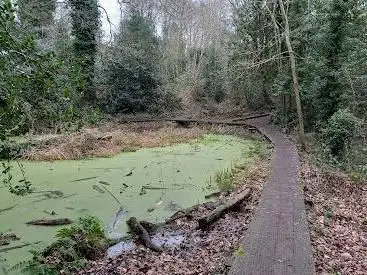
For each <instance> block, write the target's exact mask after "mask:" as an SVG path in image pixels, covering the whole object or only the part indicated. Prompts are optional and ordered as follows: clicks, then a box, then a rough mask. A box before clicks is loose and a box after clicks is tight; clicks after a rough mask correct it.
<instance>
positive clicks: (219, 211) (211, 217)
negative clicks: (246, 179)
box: [199, 188, 251, 229]
mask: <svg viewBox="0 0 367 275" xmlns="http://www.w3.org/2000/svg"><path fill="white" fill-rule="evenodd" d="M250 196H251V188H248V189H246V190H245V191H243V192H241V193H239V194H237V195H236V196H234V197H233V198H230V199H229V200H228V201H227V202H226V203H225V204H223V205H220V206H218V207H217V208H216V209H214V210H213V211H211V212H210V213H209V214H208V215H206V216H204V217H202V218H200V219H199V228H201V229H206V228H208V226H209V225H210V224H212V223H213V222H214V221H216V220H218V219H219V218H220V217H222V216H223V215H224V214H225V213H227V212H228V211H229V210H231V209H233V208H234V207H235V206H237V205H238V204H240V203H241V202H242V201H244V200H245V199H248V198H249V197H250Z"/></svg>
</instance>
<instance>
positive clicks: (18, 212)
mask: <svg viewBox="0 0 367 275" xmlns="http://www.w3.org/2000/svg"><path fill="white" fill-rule="evenodd" d="M259 144H260V143H259V142H258V141H254V140H244V139H242V138H238V137H233V136H217V135H208V136H205V137H204V138H199V139H197V140H196V141H195V142H191V143H189V144H179V145H175V146H171V147H164V148H151V149H144V150H139V151H137V152H130V153H124V154H122V155H119V156H116V157H113V158H105V159H92V160H83V161H57V162H24V167H25V171H26V173H27V177H29V179H30V180H31V182H32V184H33V185H34V187H36V190H37V192H38V193H34V194H31V195H30V196H28V197H26V198H17V197H13V196H12V195H10V194H8V193H7V192H2V193H1V206H0V208H1V209H6V208H9V210H7V211H4V212H2V213H0V215H1V219H2V220H4V221H5V222H4V223H2V224H1V225H0V232H4V231H11V232H14V233H16V235H17V236H19V237H20V240H18V241H14V242H12V243H11V245H14V246H17V245H23V244H29V245H28V246H27V247H23V248H20V249H16V250H11V251H9V252H7V253H2V254H1V255H0V256H1V258H3V259H4V258H6V259H7V261H6V262H5V263H3V265H5V266H11V265H12V264H15V263H17V262H18V261H20V260H21V259H24V257H25V255H29V253H28V250H30V249H31V248H34V247H38V246H39V245H38V243H37V242H39V241H40V240H41V241H42V244H41V246H43V247H44V246H45V245H47V244H48V243H49V242H50V241H52V239H53V236H54V234H55V232H56V230H57V228H44V227H32V226H27V225H25V223H26V222H29V221H31V220H36V219H42V218H52V219H53V218H70V219H72V220H76V219H77V217H79V216H83V215H93V216H97V217H99V218H100V219H101V220H102V221H103V222H104V223H105V224H106V225H108V224H111V223H112V224H114V227H113V228H115V229H117V230H111V231H110V232H109V233H110V234H111V236H112V237H115V238H118V237H121V234H122V233H123V232H124V231H126V225H125V223H124V222H121V223H118V224H117V225H116V223H115V222H114V221H115V219H116V216H117V215H116V213H117V212H118V210H119V207H120V206H119V203H118V202H117V201H116V200H115V199H114V198H112V197H111V196H110V193H109V192H108V191H110V192H111V193H112V194H114V196H115V197H116V198H117V199H118V201H119V202H121V204H122V205H123V206H124V207H125V208H126V210H127V212H128V213H129V215H130V216H137V217H139V218H142V219H147V220H149V221H151V222H159V221H163V220H164V218H166V217H168V216H170V215H171V214H173V213H174V212H175V211H177V210H178V209H180V208H186V207H189V206H191V205H194V204H197V203H201V202H204V201H205V200H206V199H205V196H206V195H208V194H211V193H213V192H215V191H216V190H218V186H217V185H216V184H215V183H214V178H215V175H216V173H217V172H218V171H223V170H226V169H232V168H233V167H235V166H236V165H237V166H238V167H240V168H241V167H243V168H246V167H247V164H248V162H247V161H249V160H251V159H252V158H253V157H254V156H256V155H257V154H258V153H259V151H258V150H259V148H260V147H262V145H260V147H259ZM15 176H16V175H15ZM14 205H16V206H15V207H14V208H11V207H12V206H14ZM101 206H103V207H101ZM149 210H151V211H149ZM110 228H111V226H110ZM114 234H115V235H114Z"/></svg>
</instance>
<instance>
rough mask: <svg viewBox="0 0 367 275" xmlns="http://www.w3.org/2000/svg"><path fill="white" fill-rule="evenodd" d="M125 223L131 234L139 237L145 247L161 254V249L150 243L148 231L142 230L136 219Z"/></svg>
mask: <svg viewBox="0 0 367 275" xmlns="http://www.w3.org/2000/svg"><path fill="white" fill-rule="evenodd" d="M126 223H127V225H128V226H129V227H130V229H131V231H132V232H134V233H136V234H138V235H139V236H140V238H141V239H142V240H143V242H144V245H145V246H146V247H148V248H150V249H152V250H154V251H157V252H162V248H161V247H159V246H157V245H155V244H154V243H153V242H152V240H151V238H150V235H149V233H148V231H147V230H146V229H145V228H144V226H142V225H141V223H140V222H139V221H138V220H137V218H135V217H131V218H130V219H129V220H127V222H126Z"/></svg>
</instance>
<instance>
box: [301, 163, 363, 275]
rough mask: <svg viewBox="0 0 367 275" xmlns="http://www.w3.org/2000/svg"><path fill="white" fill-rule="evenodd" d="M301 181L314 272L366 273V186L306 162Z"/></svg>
mask: <svg viewBox="0 0 367 275" xmlns="http://www.w3.org/2000/svg"><path fill="white" fill-rule="evenodd" d="M302 178H303V181H304V184H305V191H306V192H305V195H306V200H307V201H308V203H307V204H308V211H307V214H308V219H309V223H310V229H311V241H312V244H313V252H314V258H315V261H316V270H317V273H318V274H343V275H344V274H345V275H347V274H351V275H352V274H353V275H359V274H360V275H362V274H363V275H365V274H367V185H366V184H362V183H355V182H352V181H351V180H349V179H348V178H347V177H346V176H344V175H340V174H336V173H331V172H321V171H320V170H318V169H317V168H316V167H314V166H312V165H310V164H309V163H304V165H303V169H302Z"/></svg>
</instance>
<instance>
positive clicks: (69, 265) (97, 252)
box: [11, 217, 109, 275]
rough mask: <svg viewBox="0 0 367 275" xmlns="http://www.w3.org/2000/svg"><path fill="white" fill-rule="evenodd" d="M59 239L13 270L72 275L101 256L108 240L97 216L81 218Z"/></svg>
mask: <svg viewBox="0 0 367 275" xmlns="http://www.w3.org/2000/svg"><path fill="white" fill-rule="evenodd" d="M56 238H57V240H56V241H55V242H53V243H52V244H51V245H49V246H48V247H46V248H45V249H44V250H42V251H36V250H34V251H31V253H32V255H33V257H32V259H31V260H29V261H25V262H21V263H19V264H17V265H16V266H14V267H13V268H12V269H11V270H21V271H22V272H23V273H25V274H44V275H53V274H59V273H60V271H63V273H64V274H71V273H72V272H73V271H75V270H77V269H79V268H81V267H83V266H85V265H86V264H87V262H88V260H95V259H97V258H99V257H101V256H102V255H103V254H104V252H105V251H106V249H107V247H108V245H109V241H108V239H107V238H106V236H105V233H104V230H103V226H102V224H101V222H100V221H99V220H98V219H97V218H95V217H82V218H79V220H78V222H77V223H76V224H75V225H73V226H71V227H69V228H62V229H60V230H59V231H58V232H57V234H56Z"/></svg>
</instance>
